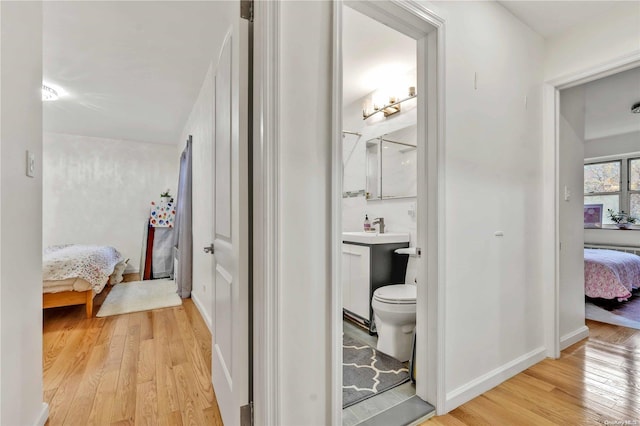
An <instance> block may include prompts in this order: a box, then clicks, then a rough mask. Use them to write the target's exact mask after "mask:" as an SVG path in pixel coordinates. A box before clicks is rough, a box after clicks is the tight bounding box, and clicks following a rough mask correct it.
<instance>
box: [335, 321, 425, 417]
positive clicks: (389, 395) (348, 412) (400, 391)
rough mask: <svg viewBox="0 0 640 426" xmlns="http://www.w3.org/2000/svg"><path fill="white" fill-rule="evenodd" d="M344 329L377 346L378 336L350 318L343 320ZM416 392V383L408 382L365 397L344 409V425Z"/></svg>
mask: <svg viewBox="0 0 640 426" xmlns="http://www.w3.org/2000/svg"><path fill="white" fill-rule="evenodd" d="M343 330H344V334H346V335H347V336H349V337H352V338H354V339H356V340H360V341H361V342H364V343H366V344H368V345H370V346H373V347H375V346H376V343H377V340H378V338H377V337H376V336H370V335H369V333H367V331H366V330H364V329H362V328H361V327H359V326H357V325H355V324H353V323H352V322H350V321H348V320H344V321H343ZM415 394H416V387H415V385H414V384H413V383H411V382H407V383H403V384H402V385H400V386H397V387H395V388H393V389H391V390H388V391H386V392H383V393H381V394H379V395H376V396H374V397H372V398H369V399H365V400H364V401H361V402H359V403H357V404H354V405H352V406H350V407H347V408H345V409H344V410H342V426H354V425H357V424H358V423H360V422H362V421H364V420H367V419H369V418H370V417H373V416H375V415H377V414H380V413H381V412H383V411H385V410H387V409H389V408H391V407H393V406H395V405H397V404H400V403H401V402H404V401H406V400H408V399H409V398H411V397H412V396H414V395H415Z"/></svg>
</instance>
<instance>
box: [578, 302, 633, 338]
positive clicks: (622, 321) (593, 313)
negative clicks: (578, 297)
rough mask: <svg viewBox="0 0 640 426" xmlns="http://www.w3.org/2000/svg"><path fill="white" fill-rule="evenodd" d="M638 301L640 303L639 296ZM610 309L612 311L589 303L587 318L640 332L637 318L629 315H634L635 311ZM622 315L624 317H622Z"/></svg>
mask: <svg viewBox="0 0 640 426" xmlns="http://www.w3.org/2000/svg"><path fill="white" fill-rule="evenodd" d="M636 299H637V300H638V301H640V298H638V297H637V296H636ZM596 303H597V302H596ZM623 303H624V302H623ZM627 303H628V302H627ZM609 308H610V309H606V305H605V306H602V305H600V306H598V305H596V304H595V303H594V302H593V301H587V303H586V305H585V316H586V317H587V319H590V320H593V321H599V322H604V323H607V324H614V325H619V326H622V327H629V328H635V329H636V330H640V321H637V320H636V317H635V316H632V315H629V313H633V311H634V310H633V309H628V310H622V311H620V309H616V308H614V307H611V306H609ZM621 313H622V314H623V315H621ZM639 318H640V317H639Z"/></svg>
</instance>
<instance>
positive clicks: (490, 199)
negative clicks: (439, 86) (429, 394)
mask: <svg viewBox="0 0 640 426" xmlns="http://www.w3.org/2000/svg"><path fill="white" fill-rule="evenodd" d="M433 5H434V10H435V11H436V12H438V13H440V14H441V16H443V17H444V19H445V20H446V45H445V49H446V50H445V55H446V70H445V74H446V75H445V79H446V91H445V96H446V98H445V102H446V128H445V132H446V142H445V157H446V160H445V174H446V184H445V194H444V196H445V199H446V205H445V210H446V213H445V216H446V217H445V218H444V220H445V221H446V230H445V235H444V240H445V241H446V243H445V245H446V252H445V256H446V257H445V262H446V265H445V269H444V271H443V273H444V274H445V277H446V284H445V287H446V296H445V297H446V306H445V308H446V312H445V315H446V317H445V328H446V333H445V339H446V343H445V345H446V347H445V359H446V369H445V382H446V385H445V386H446V393H447V399H448V403H447V408H448V409H452V408H454V407H455V406H457V405H459V404H461V403H464V402H465V401H467V400H469V399H471V398H473V397H474V396H476V395H478V394H479V393H481V392H483V391H485V390H486V389H488V388H489V387H492V386H494V385H495V384H497V383H499V382H500V381H501V380H504V378H506V377H508V376H510V375H512V374H516V373H517V372H519V371H520V370H521V369H523V368H526V367H527V366H529V365H530V364H531V363H534V362H537V361H538V360H539V359H541V358H542V357H543V356H544V348H543V346H544V341H543V330H542V327H541V324H542V322H543V321H542V312H543V300H542V283H541V240H540V236H539V234H540V232H539V230H540V227H541V223H542V222H541V207H540V206H541V193H542V173H541V163H542V144H541V82H542V72H543V69H542V65H543V60H544V56H543V55H544V42H543V39H542V38H541V37H540V36H539V35H538V34H536V33H534V32H533V31H532V30H531V29H530V28H529V27H527V26H526V25H525V24H523V23H522V22H520V21H519V20H517V19H516V18H515V17H514V16H513V15H511V14H510V13H509V12H507V11H506V10H505V9H504V8H502V7H501V6H500V5H499V4H498V3H495V2H436V3H433ZM474 73H477V89H475V88H474ZM525 97H526V100H525ZM496 231H502V232H503V233H504V237H496V236H494V233H495V232H496ZM469 354H474V355H473V362H470V358H469Z"/></svg>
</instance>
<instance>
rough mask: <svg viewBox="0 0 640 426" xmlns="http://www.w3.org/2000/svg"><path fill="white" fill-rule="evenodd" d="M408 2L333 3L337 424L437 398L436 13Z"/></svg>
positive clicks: (404, 419)
mask: <svg viewBox="0 0 640 426" xmlns="http://www.w3.org/2000/svg"><path fill="white" fill-rule="evenodd" d="M412 6H415V5H413V4H412ZM415 7H416V8H415V9H413V10H411V11H409V10H408V9H409V8H402V7H399V6H397V5H393V4H391V5H389V4H370V3H364V2H362V3H361V2H348V3H347V4H346V5H341V4H339V5H338V6H337V10H336V15H337V17H338V18H341V19H336V21H337V22H342V25H341V26H339V28H337V32H338V34H341V37H338V39H339V40H340V41H341V43H340V46H339V47H338V49H337V50H338V51H340V50H341V53H342V54H341V57H339V58H338V59H337V63H339V64H341V65H340V66H339V70H337V73H338V77H337V78H336V80H338V81H337V82H334V85H337V86H338V89H339V90H337V91H336V87H334V92H335V93H340V94H341V95H340V96H339V97H338V96H336V98H337V99H336V100H335V101H334V108H336V111H339V112H340V114H338V113H337V112H336V114H335V120H336V123H335V124H336V127H339V130H337V131H336V133H339V137H337V139H338V140H337V143H335V144H334V148H335V149H336V154H337V155H335V156H334V161H336V162H337V159H340V163H341V164H340V166H341V167H339V165H338V164H334V170H336V169H337V171H336V174H338V176H334V178H335V179H336V181H337V182H339V185H334V192H335V193H334V197H335V198H334V201H335V202H336V206H337V208H336V209H335V210H334V211H335V212H336V216H338V217H335V218H334V226H333V228H334V232H335V234H334V235H335V240H336V244H335V245H334V264H337V265H339V267H336V268H335V269H334V271H333V277H334V280H333V281H334V283H333V290H334V292H335V293H336V294H337V295H338V297H334V302H336V305H337V306H335V307H336V311H335V314H336V318H334V320H335V323H334V330H335V331H336V332H337V333H336V334H338V333H339V335H341V336H342V338H341V339H340V340H341V342H340V344H339V348H334V358H335V359H338V360H339V361H340V362H339V363H335V364H334V368H336V369H339V371H336V372H335V373H336V374H334V377H336V381H337V382H338V379H337V378H338V377H339V378H340V380H339V383H340V384H341V385H342V386H341V389H339V390H340V392H337V389H334V391H335V394H334V404H335V406H336V407H338V406H339V407H341V408H342V412H341V413H340V414H341V415H340V417H341V419H340V420H339V419H338V418H336V423H338V422H339V421H341V423H342V424H343V425H356V424H360V423H363V422H374V423H375V422H378V423H381V424H382V423H385V424H389V423H388V422H389V419H391V418H392V419H394V420H393V422H397V423H398V424H408V423H411V422H414V421H416V420H419V419H426V418H428V417H430V416H432V415H433V414H434V412H435V407H437V406H438V402H439V398H441V399H444V395H438V394H437V389H438V383H439V382H440V381H441V380H442V377H443V376H442V375H441V374H440V373H439V371H441V369H442V368H443V365H442V361H443V358H444V357H443V356H442V349H443V347H442V345H439V344H438V343H439V340H440V339H441V338H442V332H441V329H440V327H438V324H439V323H438V322H437V318H438V315H439V313H441V311H439V309H438V307H439V305H438V302H439V297H438V295H439V294H441V292H439V291H438V289H439V285H440V283H441V281H440V277H439V275H438V273H437V270H438V269H437V266H438V262H439V260H440V261H441V260H442V250H441V248H442V245H441V241H439V239H438V230H439V229H440V228H439V227H440V226H442V222H441V221H438V211H439V210H438V201H439V200H438V197H439V194H441V193H442V191H440V186H441V185H442V180H441V179H439V173H442V169H443V168H442V167H441V164H442V163H441V161H440V157H439V156H441V152H442V151H441V150H440V149H439V147H438V145H439V143H441V140H442V139H441V138H440V134H439V132H438V128H439V126H438V120H439V119H440V118H441V115H440V116H439V114H438V111H439V108H440V103H439V102H440V100H441V97H439V96H438V95H437V94H438V87H439V84H440V82H439V81H438V63H439V61H438V52H439V51H441V50H439V45H438V30H437V25H434V23H435V24H438V23H439V21H438V22H436V21H434V20H432V19H433V18H434V17H433V16H430V15H429V13H428V12H427V11H425V10H421V9H419V7H417V6H415ZM409 23H411V25H409ZM440 23H441V22H440ZM334 130H336V129H334ZM440 306H442V305H440ZM439 325H440V326H441V323H440V324H439ZM336 388H337V386H336ZM416 407H418V409H417V410H416V409H415V408H416ZM336 411H337V410H336ZM336 417H337V416H336ZM367 424H368V423H367ZM391 424H393V423H391Z"/></svg>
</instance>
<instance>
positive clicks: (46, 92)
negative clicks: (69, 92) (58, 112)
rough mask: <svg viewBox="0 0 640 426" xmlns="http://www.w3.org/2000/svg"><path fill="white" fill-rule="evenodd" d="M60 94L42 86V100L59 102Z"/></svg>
mask: <svg viewBox="0 0 640 426" xmlns="http://www.w3.org/2000/svg"><path fill="white" fill-rule="evenodd" d="M58 97H59V96H58V92H56V91H55V90H54V89H52V88H51V87H49V86H45V85H44V84H43V85H42V100H43V101H57V100H58Z"/></svg>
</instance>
